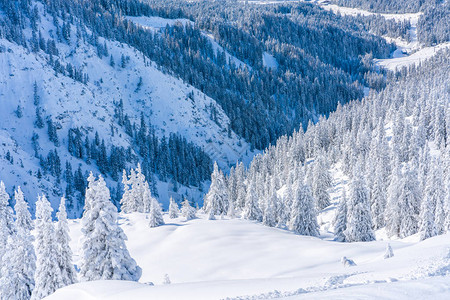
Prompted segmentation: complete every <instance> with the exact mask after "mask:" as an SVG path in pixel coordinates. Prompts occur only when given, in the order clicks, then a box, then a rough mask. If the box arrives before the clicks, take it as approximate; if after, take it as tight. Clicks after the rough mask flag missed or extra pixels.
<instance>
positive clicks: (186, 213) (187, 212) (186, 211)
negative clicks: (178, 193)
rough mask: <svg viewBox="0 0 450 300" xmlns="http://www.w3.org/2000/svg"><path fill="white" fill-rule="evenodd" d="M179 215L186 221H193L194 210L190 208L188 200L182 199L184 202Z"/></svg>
mask: <svg viewBox="0 0 450 300" xmlns="http://www.w3.org/2000/svg"><path fill="white" fill-rule="evenodd" d="M181 215H182V216H183V217H185V218H186V221H189V220H192V219H195V217H196V216H195V208H193V207H192V206H191V204H190V203H189V200H188V199H187V198H184V201H183V203H182V206H181Z"/></svg>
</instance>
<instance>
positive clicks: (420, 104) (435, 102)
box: [204, 51, 450, 242]
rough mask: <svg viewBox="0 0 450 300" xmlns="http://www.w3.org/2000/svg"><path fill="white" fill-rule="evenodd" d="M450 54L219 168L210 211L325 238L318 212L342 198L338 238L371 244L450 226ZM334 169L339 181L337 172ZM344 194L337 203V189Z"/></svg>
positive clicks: (207, 205) (211, 215) (207, 208)
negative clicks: (249, 157) (378, 238)
mask: <svg viewBox="0 0 450 300" xmlns="http://www.w3.org/2000/svg"><path fill="white" fill-rule="evenodd" d="M449 54H450V51H447V52H445V53H441V54H437V55H436V56H435V58H434V59H433V60H431V61H429V62H427V63H425V64H423V65H422V66H421V67H420V68H419V69H415V68H414V67H413V68H411V69H410V70H408V72H403V73H405V74H408V75H405V77H403V79H401V80H399V81H398V82H395V83H393V84H391V85H389V86H388V87H387V88H386V89H385V90H383V91H382V92H381V93H378V94H376V93H373V94H371V95H370V96H369V97H367V98H365V99H364V100H363V101H361V102H360V101H354V102H351V103H349V104H347V105H345V106H339V107H338V108H337V110H336V112H334V113H332V114H331V115H330V116H329V117H328V118H327V119H325V118H321V119H320V121H319V122H318V123H317V124H309V126H308V129H307V131H306V132H303V131H302V130H301V129H300V130H299V131H298V132H295V133H294V134H293V135H292V136H291V137H289V138H288V137H282V138H280V139H279V140H278V142H277V144H276V145H275V146H271V147H269V148H268V149H267V150H266V151H264V153H263V154H261V155H257V156H256V157H255V158H254V160H253V161H252V163H251V165H250V166H249V168H248V169H245V167H244V166H243V164H242V163H240V164H237V165H236V166H235V167H233V168H231V171H230V173H229V175H228V176H225V175H224V174H223V173H222V172H221V171H220V170H219V169H218V168H217V165H215V166H214V172H213V174H212V176H211V181H212V183H211V187H210V190H209V192H208V194H207V195H206V196H205V202H204V209H205V211H206V212H207V213H208V215H209V218H210V219H214V218H215V215H222V214H226V215H228V216H230V217H234V216H235V215H236V214H237V213H239V214H240V215H241V217H243V218H245V219H249V220H256V221H260V222H262V223H263V224H264V225H267V226H277V227H282V228H289V229H290V230H292V231H294V232H296V233H299V234H303V235H312V236H315V235H318V224H317V214H318V212H320V211H322V210H323V209H325V208H327V207H334V206H336V205H337V213H336V218H335V220H334V227H335V228H334V233H335V235H336V240H339V241H346V242H358V241H372V240H374V239H375V231H376V230H379V229H382V228H384V229H385V231H386V234H387V235H388V236H389V237H394V236H396V237H399V238H404V237H406V236H410V235H413V234H417V233H419V235H420V238H421V239H426V238H429V237H432V236H434V235H438V234H442V233H445V232H449V231H450V101H449V98H448V96H449V94H448V90H447V89H448V87H446V84H445V82H446V81H447V79H448V76H449V75H450V74H449V70H448V67H446V66H448V65H449V57H450V55H449ZM332 169H333V172H339V173H337V175H338V176H336V177H338V178H337V179H338V180H342V182H336V184H339V183H342V184H341V185H342V187H343V188H342V191H341V192H339V191H337V187H338V186H336V187H333V186H332V184H333V182H332V181H333V180H332V179H333V178H332V173H331V170H332ZM331 191H334V192H338V193H341V194H342V195H341V197H336V198H337V199H340V201H339V203H336V202H334V201H333V202H332V201H331V199H330V192H331Z"/></svg>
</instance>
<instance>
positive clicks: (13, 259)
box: [0, 187, 36, 300]
mask: <svg viewBox="0 0 450 300" xmlns="http://www.w3.org/2000/svg"><path fill="white" fill-rule="evenodd" d="M15 199H16V205H15V206H14V209H15V211H16V216H15V222H14V226H13V227H14V231H13V233H12V235H10V236H9V237H8V241H7V245H6V252H5V255H3V257H2V261H1V264H0V265H1V269H0V274H1V276H0V295H1V298H2V299H14V300H28V299H30V297H31V293H32V291H33V289H34V283H35V282H34V274H35V270H36V255H35V252H34V246H33V241H34V237H33V236H32V235H31V229H32V223H31V214H30V212H29V210H28V205H27V203H26V202H25V200H24V198H23V194H22V191H21V190H20V187H19V188H18V190H17V191H16V193H15Z"/></svg>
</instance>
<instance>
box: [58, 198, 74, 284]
mask: <svg viewBox="0 0 450 300" xmlns="http://www.w3.org/2000/svg"><path fill="white" fill-rule="evenodd" d="M56 216H57V218H58V222H57V223H56V243H57V251H58V253H59V256H58V264H59V268H60V270H61V276H62V280H63V284H64V286H66V285H70V284H73V283H75V282H76V281H77V280H76V272H75V268H74V266H73V263H72V250H71V249H70V246H69V242H70V235H69V224H68V222H67V213H66V199H65V198H64V197H62V198H61V202H60V204H59V210H58V212H57V213H56Z"/></svg>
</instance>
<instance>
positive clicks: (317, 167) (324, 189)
mask: <svg viewBox="0 0 450 300" xmlns="http://www.w3.org/2000/svg"><path fill="white" fill-rule="evenodd" d="M331 183H332V177H331V174H330V170H329V165H328V162H327V161H326V159H325V156H324V155H323V154H322V153H320V154H319V155H318V156H317V157H316V161H315V162H314V166H313V183H312V187H313V195H314V198H315V199H316V201H317V208H318V209H324V208H325V207H327V206H329V205H330V194H329V193H328V189H329V188H330V187H331Z"/></svg>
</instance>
